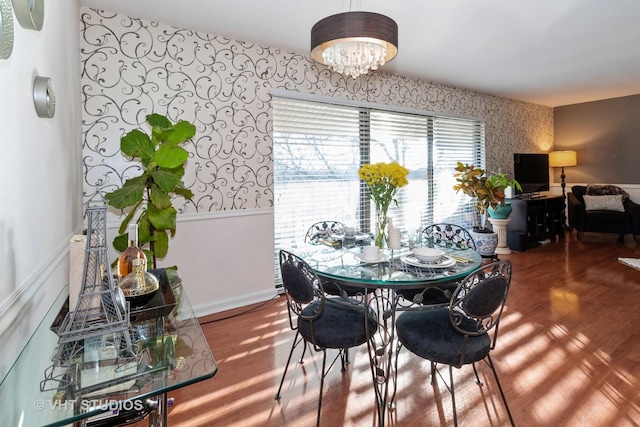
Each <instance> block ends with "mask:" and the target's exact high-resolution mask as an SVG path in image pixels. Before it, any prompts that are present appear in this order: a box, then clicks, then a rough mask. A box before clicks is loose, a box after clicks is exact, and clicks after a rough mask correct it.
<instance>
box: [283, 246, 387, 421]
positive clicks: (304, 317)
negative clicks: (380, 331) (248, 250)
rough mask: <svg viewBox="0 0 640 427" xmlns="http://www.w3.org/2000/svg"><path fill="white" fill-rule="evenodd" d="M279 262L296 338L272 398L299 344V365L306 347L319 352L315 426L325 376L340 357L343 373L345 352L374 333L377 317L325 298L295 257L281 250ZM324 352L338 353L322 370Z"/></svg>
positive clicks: (349, 302)
mask: <svg viewBox="0 0 640 427" xmlns="http://www.w3.org/2000/svg"><path fill="white" fill-rule="evenodd" d="M279 259H280V272H281V274H282V284H283V287H284V291H285V295H286V298H287V311H288V313H289V325H290V327H291V329H292V330H294V331H296V335H295V337H294V339H293V343H292V345H291V351H290V352H289V357H288V359H287V364H286V365H285V368H284V372H283V374H282V379H281V380H280V386H279V387H278V392H277V393H276V395H275V398H276V400H280V392H281V390H282V385H283V384H284V379H285V376H286V375H287V369H288V367H289V363H290V362H291V357H292V355H293V351H294V350H295V348H296V347H297V346H298V345H299V344H302V346H303V349H302V355H301V357H300V359H299V363H303V358H304V355H305V352H306V349H307V344H309V345H311V346H312V347H313V349H314V350H315V351H316V352H322V372H321V374H320V397H319V398H318V416H317V419H316V425H320V415H321V411H322V390H323V387H324V378H325V376H326V375H327V373H328V371H329V370H330V369H331V367H332V366H333V365H334V364H335V363H336V361H337V360H338V358H340V362H341V365H342V372H345V371H346V365H347V364H348V363H349V361H348V354H347V352H348V349H349V348H352V347H357V346H359V345H361V344H364V343H365V342H366V341H367V339H368V337H370V336H372V335H373V334H375V332H376V331H377V325H378V322H377V316H376V314H375V312H374V311H373V310H371V309H369V308H367V309H365V307H364V306H363V305H362V304H360V302H358V301H355V300H350V299H344V298H340V297H331V298H328V297H326V295H325V292H324V290H323V289H322V284H321V283H320V279H319V278H318V276H317V274H316V273H315V272H314V271H313V269H312V268H311V266H309V265H308V264H307V263H306V262H305V261H304V260H302V259H301V258H300V257H298V256H296V255H295V254H292V253H291V252H288V251H284V250H281V251H280V253H279ZM365 310H366V313H367V315H366V316H365ZM365 318H366V322H365ZM327 349H337V350H338V354H337V355H336V357H335V358H334V359H333V361H332V362H331V364H330V365H329V367H328V368H326V366H327Z"/></svg>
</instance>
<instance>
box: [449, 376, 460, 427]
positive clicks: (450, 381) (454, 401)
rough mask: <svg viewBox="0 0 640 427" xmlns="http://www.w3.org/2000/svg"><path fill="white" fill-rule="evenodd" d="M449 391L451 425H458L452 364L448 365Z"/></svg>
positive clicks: (456, 426)
mask: <svg viewBox="0 0 640 427" xmlns="http://www.w3.org/2000/svg"><path fill="white" fill-rule="evenodd" d="M449 386H450V388H449V392H450V393H451V404H452V407H453V425H454V427H458V413H457V412H456V392H455V390H454V389H453V366H452V365H449Z"/></svg>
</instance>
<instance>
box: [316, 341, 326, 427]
mask: <svg viewBox="0 0 640 427" xmlns="http://www.w3.org/2000/svg"><path fill="white" fill-rule="evenodd" d="M326 364H327V350H326V349H323V350H322V375H321V376H320V397H319V398H318V417H317V419H316V426H317V427H320V414H321V413H322V391H323V389H324V377H325V375H326V372H325V371H324V370H325V366H326Z"/></svg>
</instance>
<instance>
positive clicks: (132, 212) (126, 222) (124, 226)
mask: <svg viewBox="0 0 640 427" xmlns="http://www.w3.org/2000/svg"><path fill="white" fill-rule="evenodd" d="M142 202H143V201H142V200H140V201H139V202H138V203H137V204H136V205H135V206H134V207H133V208H131V210H130V211H129V213H128V214H127V216H126V217H124V219H123V220H122V224H120V228H119V229H118V233H120V234H124V232H125V231H126V230H127V226H128V225H129V222H130V221H131V219H132V218H133V216H134V215H135V214H136V211H137V210H138V208H139V207H140V205H141V204H142Z"/></svg>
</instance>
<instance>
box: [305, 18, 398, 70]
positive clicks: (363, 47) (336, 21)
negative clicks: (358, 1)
mask: <svg viewBox="0 0 640 427" xmlns="http://www.w3.org/2000/svg"><path fill="white" fill-rule="evenodd" d="M397 54H398V24H396V22H395V21H394V20H393V19H391V18H389V17H387V16H384V15H381V14H379V13H372V12H344V13H339V14H337V15H332V16H328V17H326V18H324V19H322V20H320V21H318V22H317V23H316V24H315V25H314V26H313V28H312V29H311V57H312V58H313V59H314V60H316V61H318V62H319V63H321V64H324V65H327V66H328V67H329V68H330V69H331V70H332V71H335V72H338V73H340V74H347V75H349V76H351V77H353V78H354V79H355V78H356V77H358V76H359V75H361V74H367V73H368V72H369V70H376V69H378V67H380V66H382V65H384V64H385V63H386V62H389V61H391V60H392V59H393V58H395V56H396V55H397Z"/></svg>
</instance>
